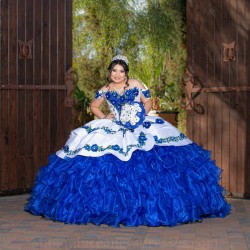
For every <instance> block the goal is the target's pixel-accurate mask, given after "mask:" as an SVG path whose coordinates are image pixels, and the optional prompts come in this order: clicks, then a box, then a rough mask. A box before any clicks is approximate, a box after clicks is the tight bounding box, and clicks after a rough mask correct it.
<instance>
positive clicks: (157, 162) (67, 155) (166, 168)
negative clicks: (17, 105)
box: [25, 55, 231, 227]
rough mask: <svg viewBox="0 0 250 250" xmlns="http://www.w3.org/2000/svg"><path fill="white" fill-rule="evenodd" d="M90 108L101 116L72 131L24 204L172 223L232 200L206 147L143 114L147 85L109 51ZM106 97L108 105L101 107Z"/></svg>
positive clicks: (220, 211)
mask: <svg viewBox="0 0 250 250" xmlns="http://www.w3.org/2000/svg"><path fill="white" fill-rule="evenodd" d="M108 70H109V77H108V84H106V85H105V86H103V87H102V88H101V89H100V90H98V91H97V92H96V95H95V99H94V100H93V102H92V103H91V111H92V112H93V114H94V115H95V116H96V117H98V118H99V119H97V120H93V121H91V122H89V123H87V124H85V125H84V126H82V127H80V128H77V129H75V130H73V131H72V133H71V136H70V138H69V139H68V141H67V142H66V144H65V146H64V147H63V148H62V149H61V150H59V151H58V152H57V153H56V154H54V155H51V156H50V161H49V163H48V165H47V166H45V167H43V168H41V169H40V171H39V173H38V175H37V178H36V181H35V185H34V188H33V191H32V194H31V197H30V199H29V201H28V203H27V205H26V207H25V210H26V211H29V212H31V213H32V214H34V215H42V216H45V217H47V218H50V219H52V220H56V221H62V222H65V223H76V224H87V223H94V224H96V225H100V224H107V225H110V226H114V227H117V226H119V225H120V224H123V225H125V226H139V225H147V226H165V225H168V226H174V225H176V224H181V223H188V222H194V221H201V220H202V218H205V217H224V216H226V215H227V214H229V213H230V209H231V206H230V205H229V204H228V203H227V201H226V200H225V198H224V197H223V188H222V187H221V186H220V185H219V183H218V181H219V178H220V174H221V170H220V169H219V168H218V167H217V166H216V165H215V164H214V162H213V161H212V160H211V159H210V153H209V152H208V151H206V150H204V149H202V148H201V147H199V146H198V145H197V144H195V143H194V142H192V141H191V140H189V139H188V138H187V137H186V136H185V135H184V134H182V133H181V132H180V131H179V130H178V129H176V128H175V127H174V126H172V125H171V124H170V123H168V122H167V121H164V120H163V119H161V118H157V117H154V116H148V115H147V114H148V112H149V111H150V109H151V107H152V103H151V100H150V91H149V90H148V89H146V88H145V86H144V85H143V84H142V83H141V82H139V81H137V80H132V79H129V76H128V72H129V68H128V61H127V58H126V57H124V56H120V55H118V56H115V57H114V58H113V60H112V62H111V64H110V66H109V68H108ZM104 101H107V103H108V105H109V108H110V113H108V114H104V113H103V112H102V111H101V109H100V107H101V105H102V104H103V102H104Z"/></svg>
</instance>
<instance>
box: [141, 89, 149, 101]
mask: <svg viewBox="0 0 250 250" xmlns="http://www.w3.org/2000/svg"><path fill="white" fill-rule="evenodd" d="M141 92H142V94H143V96H144V97H145V98H147V99H148V98H150V97H151V95H150V91H149V90H148V89H147V90H142V91H141Z"/></svg>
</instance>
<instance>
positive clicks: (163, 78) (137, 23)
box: [73, 0, 186, 110]
mask: <svg viewBox="0 0 250 250" xmlns="http://www.w3.org/2000/svg"><path fill="white" fill-rule="evenodd" d="M73 14H74V26H73V36H74V39H73V40H74V43H73V46H74V63H75V65H76V67H77V68H78V72H79V75H80V80H79V87H80V89H82V90H83V91H84V92H85V93H86V95H87V97H89V98H92V97H93V95H94V92H95V91H96V90H97V89H99V88H100V87H101V86H103V85H104V84H106V76H107V68H108V65H109V63H110V61H111V58H112V57H113V56H114V55H115V54H118V53H122V54H124V55H126V56H127V57H128V59H129V62H130V77H131V78H136V79H139V80H141V81H142V82H143V83H145V84H146V85H147V86H148V87H149V88H150V90H151V92H152V96H153V98H158V100H159V105H160V107H161V109H162V110H179V100H180V98H181V96H182V92H181V82H180V79H181V76H182V75H183V73H184V70H185V53H186V52H185V46H184V42H185V29H184V24H185V1H184V0H95V1H90V0H74V12H73Z"/></svg>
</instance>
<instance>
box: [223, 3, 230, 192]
mask: <svg viewBox="0 0 250 250" xmlns="http://www.w3.org/2000/svg"><path fill="white" fill-rule="evenodd" d="M221 4H222V19H221V20H222V24H223V29H222V30H221V36H222V42H228V41H229V37H228V34H229V1H228V0H226V1H224V2H222V3H221ZM221 46H222V45H221ZM222 71H223V75H222V81H223V84H224V85H225V86H229V79H230V78H229V71H230V66H229V63H228V62H223V65H222ZM221 101H222V103H223V104H222V166H221V167H222V169H223V171H224V172H223V176H222V185H223V186H224V187H225V188H226V190H228V191H230V168H229V164H230V158H229V152H230V139H229V138H230V137H229V136H230V134H229V129H230V124H229V116H230V107H229V105H230V96H229V94H228V93H224V94H223V98H222V100H221Z"/></svg>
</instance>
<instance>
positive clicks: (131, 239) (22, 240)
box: [0, 195, 250, 250]
mask: <svg viewBox="0 0 250 250" xmlns="http://www.w3.org/2000/svg"><path fill="white" fill-rule="evenodd" d="M27 198H28V195H19V196H9V197H0V249H1V250H5V249H12V250H19V249H24V250H33V249H40V250H41V249H44V250H45V249H46V250H47V249H52V250H55V249H60V250H62V249H78V250H79V249H103V250H104V249H106V250H108V249H129V250H130V249H131V250H139V249H148V250H149V249H154V250H168V249H177V250H179V249H190V250H191V249H192V250H193V249H197V250H203V249H213V250H214V249H215V250H217V249H218V250H228V249H232V250H234V249H237V250H245V249H250V200H243V199H242V200H241V199H230V200H229V202H231V204H232V207H233V208H232V213H231V214H230V215H229V216H227V217H226V218H224V219H218V218H215V219H205V220H204V221H203V222H202V223H191V224H186V225H181V226H176V227H172V228H170V227H144V226H143V227H137V228H135V227H133V228H128V227H120V228H111V227H108V226H105V225H103V226H100V227H98V226H95V225H92V224H89V225H66V224H63V223H60V222H52V221H50V220H47V219H43V218H41V217H37V216H33V215H31V214H29V213H26V212H24V211H23V207H24V204H25V203H26V199H27Z"/></svg>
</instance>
